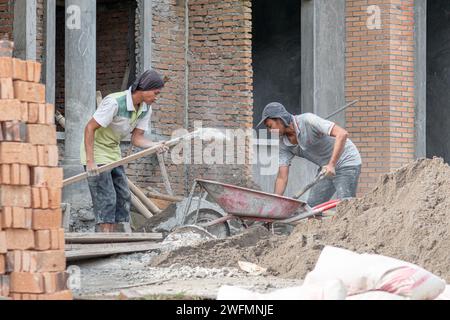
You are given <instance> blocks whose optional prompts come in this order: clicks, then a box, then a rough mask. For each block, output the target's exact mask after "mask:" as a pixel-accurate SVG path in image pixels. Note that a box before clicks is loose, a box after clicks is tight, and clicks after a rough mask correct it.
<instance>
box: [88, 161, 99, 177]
mask: <svg viewBox="0 0 450 320" xmlns="http://www.w3.org/2000/svg"><path fill="white" fill-rule="evenodd" d="M86 172H87V175H88V177H96V176H98V175H99V174H100V172H98V166H97V164H96V163H95V161H91V162H88V163H87V164H86Z"/></svg>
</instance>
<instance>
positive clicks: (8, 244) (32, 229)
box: [0, 57, 72, 300]
mask: <svg viewBox="0 0 450 320" xmlns="http://www.w3.org/2000/svg"><path fill="white" fill-rule="evenodd" d="M40 76H41V65H40V64H39V63H36V62H33V61H23V60H19V59H13V58H9V57H0V296H3V297H10V298H12V299H14V300H48V299H49V300H57V299H72V293H71V292H70V290H68V289H67V274H66V272H65V269H66V259H65V255H64V230H63V229H61V219H62V212H61V191H62V180H63V172H62V168H58V149H57V146H56V127H55V124H54V112H55V110H54V106H53V105H50V104H46V103H45V86H44V85H42V84H40V83H39V81H40Z"/></svg>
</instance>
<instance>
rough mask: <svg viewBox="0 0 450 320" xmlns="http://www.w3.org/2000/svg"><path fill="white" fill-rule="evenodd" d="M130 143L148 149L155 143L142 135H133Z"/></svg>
mask: <svg viewBox="0 0 450 320" xmlns="http://www.w3.org/2000/svg"><path fill="white" fill-rule="evenodd" d="M132 143H133V146H135V147H138V148H142V149H148V148H151V147H153V146H154V145H155V143H154V142H153V141H151V140H149V139H147V138H145V137H144V136H143V135H136V136H133V139H132Z"/></svg>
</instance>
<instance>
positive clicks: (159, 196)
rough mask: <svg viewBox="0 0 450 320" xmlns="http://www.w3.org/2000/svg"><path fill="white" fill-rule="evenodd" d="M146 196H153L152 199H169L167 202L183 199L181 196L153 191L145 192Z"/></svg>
mask: <svg viewBox="0 0 450 320" xmlns="http://www.w3.org/2000/svg"><path fill="white" fill-rule="evenodd" d="M149 190H151V189H149ZM146 194H147V197H149V198H154V199H159V200H164V201H169V202H181V201H183V200H184V198H183V197H177V196H169V195H166V194H160V193H154V192H147V193H146Z"/></svg>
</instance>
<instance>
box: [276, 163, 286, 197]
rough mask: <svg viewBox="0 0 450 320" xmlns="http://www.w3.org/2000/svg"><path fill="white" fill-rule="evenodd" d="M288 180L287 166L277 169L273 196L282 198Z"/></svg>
mask: <svg viewBox="0 0 450 320" xmlns="http://www.w3.org/2000/svg"><path fill="white" fill-rule="evenodd" d="M288 180H289V166H283V167H280V168H279V169H278V176H277V180H276V181H275V194H276V195H279V196H282V195H284V192H285V191H286V186H287V184H288Z"/></svg>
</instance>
